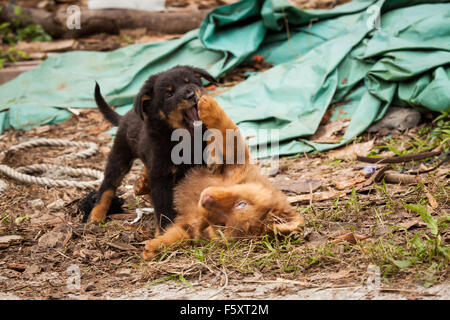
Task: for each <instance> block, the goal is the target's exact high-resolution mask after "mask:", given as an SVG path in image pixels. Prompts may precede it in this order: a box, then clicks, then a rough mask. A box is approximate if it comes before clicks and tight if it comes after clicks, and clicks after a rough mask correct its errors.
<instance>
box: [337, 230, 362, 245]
mask: <svg viewBox="0 0 450 320" xmlns="http://www.w3.org/2000/svg"><path fill="white" fill-rule="evenodd" d="M369 238H370V237H369V236H363V235H359V234H354V233H353V232H349V233H346V234H344V235H342V236H339V237H337V238H336V239H334V240H332V241H330V242H331V243H339V242H343V241H347V242H350V243H352V244H356V241H357V240H359V241H361V240H366V239H369Z"/></svg>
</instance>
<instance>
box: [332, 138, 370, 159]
mask: <svg viewBox="0 0 450 320" xmlns="http://www.w3.org/2000/svg"><path fill="white" fill-rule="evenodd" d="M373 142H374V140H371V141H367V142H363V143H356V144H351V145H348V146H346V147H343V148H339V149H336V150H332V151H329V152H328V154H327V155H328V158H330V159H334V158H336V159H340V160H353V159H356V156H358V155H359V156H365V155H366V154H368V153H369V152H370V150H372V148H373Z"/></svg>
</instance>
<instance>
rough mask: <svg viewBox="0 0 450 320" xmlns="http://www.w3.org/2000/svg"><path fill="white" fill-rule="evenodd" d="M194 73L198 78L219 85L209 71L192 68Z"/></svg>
mask: <svg viewBox="0 0 450 320" xmlns="http://www.w3.org/2000/svg"><path fill="white" fill-rule="evenodd" d="M192 71H193V72H194V74H195V76H196V77H198V78H205V79H206V80H208V81H209V82H211V83H217V80H216V78H214V77H213V76H212V75H210V74H209V73H208V72H207V71H205V70H203V69H200V68H192Z"/></svg>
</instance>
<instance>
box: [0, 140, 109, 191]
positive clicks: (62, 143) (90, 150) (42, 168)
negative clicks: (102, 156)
mask: <svg viewBox="0 0 450 320" xmlns="http://www.w3.org/2000/svg"><path fill="white" fill-rule="evenodd" d="M42 146H49V147H67V146H69V147H83V148H86V149H85V150H82V151H80V152H77V153H72V154H69V155H63V156H60V157H58V158H56V159H60V160H61V159H74V158H82V159H84V158H88V157H90V156H92V155H94V154H95V153H97V151H98V147H97V145H96V144H95V143H93V142H74V141H70V140H63V139H36V140H31V141H27V142H23V143H20V144H18V145H15V146H13V147H11V148H10V149H8V150H6V151H3V152H0V160H1V159H3V157H5V156H6V155H7V153H8V152H14V151H19V150H24V149H28V148H34V147H42ZM45 172H53V173H54V172H59V173H65V174H67V175H70V176H89V177H93V178H97V180H95V181H75V180H63V179H50V178H47V177H35V176H32V175H30V174H32V173H41V174H42V173H45ZM0 173H3V174H4V175H6V176H8V177H10V178H12V179H15V180H18V181H20V182H23V183H26V184H37V185H40V186H49V187H76V188H80V189H94V188H96V187H98V186H99V185H100V183H101V182H102V180H103V172H101V171H99V170H93V169H86V168H80V169H74V168H70V167H65V166H57V165H47V164H33V165H29V166H25V167H20V168H16V169H13V168H11V167H8V166H6V165H3V164H0Z"/></svg>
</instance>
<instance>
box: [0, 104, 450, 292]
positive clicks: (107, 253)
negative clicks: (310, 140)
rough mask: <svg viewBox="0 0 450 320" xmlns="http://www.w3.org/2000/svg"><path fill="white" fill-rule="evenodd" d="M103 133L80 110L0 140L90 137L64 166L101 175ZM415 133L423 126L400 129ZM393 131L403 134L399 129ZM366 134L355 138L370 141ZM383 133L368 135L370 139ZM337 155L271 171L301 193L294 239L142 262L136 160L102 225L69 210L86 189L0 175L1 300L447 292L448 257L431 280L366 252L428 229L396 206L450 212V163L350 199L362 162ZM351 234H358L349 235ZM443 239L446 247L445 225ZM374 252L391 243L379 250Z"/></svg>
mask: <svg viewBox="0 0 450 320" xmlns="http://www.w3.org/2000/svg"><path fill="white" fill-rule="evenodd" d="M425 125H426V124H425V123H424V124H423V125H422V127H423V126H425ZM109 128H110V125H109V124H108V123H107V122H106V121H105V120H104V119H103V118H102V116H101V115H100V113H99V112H98V111H97V110H95V109H94V110H92V109H89V110H88V109H86V110H81V113H80V114H79V115H78V116H75V115H74V116H73V118H72V119H71V120H69V121H66V122H64V123H61V124H59V125H55V126H44V127H40V128H37V129H33V130H30V131H8V132H6V133H5V134H3V135H2V136H1V137H0V149H2V150H4V149H7V148H9V147H11V146H12V145H15V144H17V143H19V142H22V141H27V140H30V139H34V138H38V137H39V138H61V137H64V138H66V139H70V140H74V141H92V142H95V143H97V144H98V145H99V150H100V151H99V152H98V154H96V155H95V156H93V157H91V158H89V159H86V160H65V161H64V162H65V164H66V165H69V166H73V167H75V168H79V167H87V168H93V169H98V170H103V167H104V165H105V159H106V156H107V154H108V152H109V150H110V143H111V141H112V137H111V135H109V134H107V133H104V131H105V130H107V129H109ZM417 130H420V128H416V129H414V130H412V131H409V132H407V134H406V136H408V135H410V136H413V135H414V132H416V131H417ZM399 135H400V134H399ZM401 136H402V137H403V138H404V139H405V140H407V138H405V137H406V136H405V133H402V134H401ZM368 138H369V137H365V138H364V140H367V141H368V142H371V141H372V140H368ZM370 138H373V137H370ZM383 139H384V138H382V137H380V138H378V140H377V139H375V144H381V143H382V141H383ZM355 144H358V143H355ZM361 144H366V145H367V142H365V141H361V142H360V143H359V144H358V145H361ZM347 151H348V150H347ZM70 152H74V148H66V149H64V148H62V147H57V148H50V147H39V148H35V149H32V150H31V151H20V152H16V153H15V154H12V155H9V156H8V157H6V159H5V160H4V161H3V163H6V164H8V165H10V166H12V167H18V166H21V165H28V164H32V163H58V162H60V161H58V160H55V159H56V158H57V157H58V156H60V155H63V154H67V153H70ZM333 152H334V154H333ZM330 154H331V155H332V156H330ZM385 154H387V155H389V151H387V152H385ZM336 155H337V156H338V157H339V154H337V153H336V151H331V152H329V153H323V154H318V155H312V156H311V155H309V156H303V157H300V158H293V159H281V160H280V167H279V172H278V174H276V175H274V176H272V177H270V179H271V181H272V182H273V183H274V184H275V185H277V186H278V187H279V188H281V189H282V190H284V191H285V192H286V193H287V194H288V196H290V197H293V198H291V199H294V198H295V197H300V198H299V202H300V203H299V204H297V209H298V211H299V212H301V213H302V214H303V215H304V216H305V220H306V221H307V223H306V226H305V228H304V229H303V230H302V232H300V233H299V234H298V235H294V236H293V237H291V238H292V239H290V240H267V239H243V240H239V241H237V242H236V243H224V242H223V241H216V242H213V243H212V244H198V245H197V246H194V247H193V248H191V249H185V248H184V247H181V248H179V249H177V250H175V251H171V252H168V253H167V254H164V255H162V256H159V257H157V258H156V259H155V260H154V261H151V262H144V261H143V260H142V259H141V257H140V254H141V250H142V247H143V242H144V241H145V240H147V239H149V238H150V237H152V236H153V232H154V224H153V217H152V215H151V214H144V216H143V218H142V219H141V220H140V221H139V222H138V223H135V224H129V221H132V220H134V219H135V218H136V208H141V209H142V208H145V207H150V206H151V204H150V203H149V202H148V200H147V199H146V198H145V197H143V198H142V197H141V198H139V197H138V198H136V197H135V196H134V193H133V190H132V186H133V184H134V182H135V181H136V179H137V178H138V177H139V175H140V171H141V166H140V165H139V163H136V164H135V165H134V167H133V169H132V171H131V172H130V174H129V175H128V176H127V177H126V179H125V181H124V183H123V184H122V187H121V188H120V189H119V195H120V196H121V198H123V199H124V200H125V205H124V206H123V208H124V209H125V213H126V214H122V215H119V216H115V217H114V219H111V220H109V221H108V222H107V223H106V224H103V225H100V226H98V225H89V224H88V225H85V224H83V223H82V222H81V216H80V215H79V214H77V206H76V204H77V200H79V199H81V198H82V197H83V195H84V194H86V192H87V191H85V190H78V189H75V188H73V189H68V188H49V187H39V186H35V185H33V186H30V185H24V184H21V183H17V182H16V181H14V180H12V179H9V178H6V177H2V176H0V179H1V180H2V181H3V182H4V183H5V184H6V190H3V191H2V194H1V201H0V220H1V223H0V239H2V238H3V239H5V237H8V236H9V237H10V240H9V241H3V242H2V243H1V244H0V292H1V293H0V297H2V298H8V297H9V298H20V299H37V298H38V299H108V298H110V299H132V298H149V299H165V298H170V299H172V298H180V299H184V298H188V299H194V298H198V299H206V298H214V299H220V298H227V299H243V298H244V299H246V298H256V299H275V298H276V299H279V298H285V299H303V298H320V297H321V295H323V296H326V297H334V298H336V299H339V298H358V299H359V298H377V297H379V298H383V299H392V298H396V299H397V298H408V299H417V298H421V299H425V298H432V299H438V298H446V299H448V298H449V294H448V293H449V291H448V290H449V287H448V261H446V262H444V265H443V266H441V268H436V270H435V271H433V272H432V273H433V274H432V276H431V278H430V275H429V273H430V271H429V270H428V269H430V268H432V266H433V263H438V262H439V260H436V262H432V263H431V264H429V265H427V266H426V268H425V269H423V268H424V267H420V266H416V267H415V268H412V269H402V268H395V266H394V267H393V265H392V264H391V265H389V263H388V262H387V261H385V260H384V259H383V258H382V257H378V253H376V252H375V253H370V250H375V247H374V245H375V244H377V243H378V240H379V239H380V238H383V237H387V238H386V239H388V240H392V241H396V242H398V243H399V246H402V243H403V242H405V241H408V240H407V239H408V237H406V234H410V235H411V237H412V235H413V234H417V233H420V232H425V233H426V232H427V226H426V224H425V223H424V222H423V221H422V220H421V219H420V217H418V214H417V213H416V212H413V211H411V210H406V209H405V207H403V206H402V202H411V203H417V202H421V203H428V207H427V208H429V210H433V215H434V216H435V217H443V218H444V220H445V219H448V213H449V202H448V185H449V180H448V175H449V168H450V166H449V164H446V165H444V166H443V167H441V168H439V169H438V170H436V171H434V172H433V173H432V174H429V175H428V176H426V177H425V175H424V181H425V182H424V183H423V184H419V185H414V184H408V185H401V184H383V183H375V184H371V185H369V186H367V187H364V188H361V189H359V190H358V193H356V194H355V193H352V192H351V191H352V190H353V189H354V187H355V186H360V185H361V183H364V182H365V181H367V179H366V178H365V177H363V176H362V175H361V174H360V173H359V171H360V169H361V168H362V167H364V166H365V165H366V164H363V163H360V162H357V161H355V160H353V159H349V160H338V159H337V158H336ZM305 183H307V184H306V185H305ZM309 188H311V189H310V190H308V189H309ZM310 191H313V193H312V194H313V198H312V200H311V198H310ZM317 195H321V196H320V197H317ZM308 198H310V200H306V201H305V200H304V199H308ZM61 200H62V201H61ZM339 202H340V204H339ZM433 207H434V209H433ZM393 226H403V229H401V228H400V229H401V230H398V229H395V228H393ZM349 232H352V233H353V234H354V235H355V239H351V238H348V234H349ZM11 236H12V237H11ZM405 237H406V238H405ZM411 237H409V238H411ZM441 237H442V241H443V243H444V244H446V245H447V246H448V243H449V240H450V233H449V230H448V227H447V228H444V229H443V230H442V233H441ZM342 239H347V241H345V240H342ZM405 239H406V240H405ZM340 240H342V241H340ZM274 241H275V242H274ZM278 241H281V243H278ZM283 241H284V242H283ZM384 245H388V244H387V243H386V244H384ZM406 247H407V246H406ZM328 250H329V251H330V252H327V251H328ZM383 250H391V249H390V248H389V247H388V246H386V247H384V249H383ZM224 252H225V253H224ZM244 256H245V258H244ZM392 256H394V255H392ZM305 259H306V260H305ZM441 263H442V262H441ZM377 267H378V269H377ZM371 268H372V269H373V268H375V269H374V270H375V271H376V272H375V273H373V272H372V271H373V270H372V269H371ZM371 270H372V271H371ZM427 270H428V271H427ZM374 274H375V278H374ZM377 277H378V278H377ZM371 279H372V280H373V279H378V282H377V281H375V282H374V281H372V282H370V281H371ZM427 279H428V280H427ZM374 283H375V284H376V283H378V284H376V286H375V284H374ZM430 286H431V288H426V287H430Z"/></svg>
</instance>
